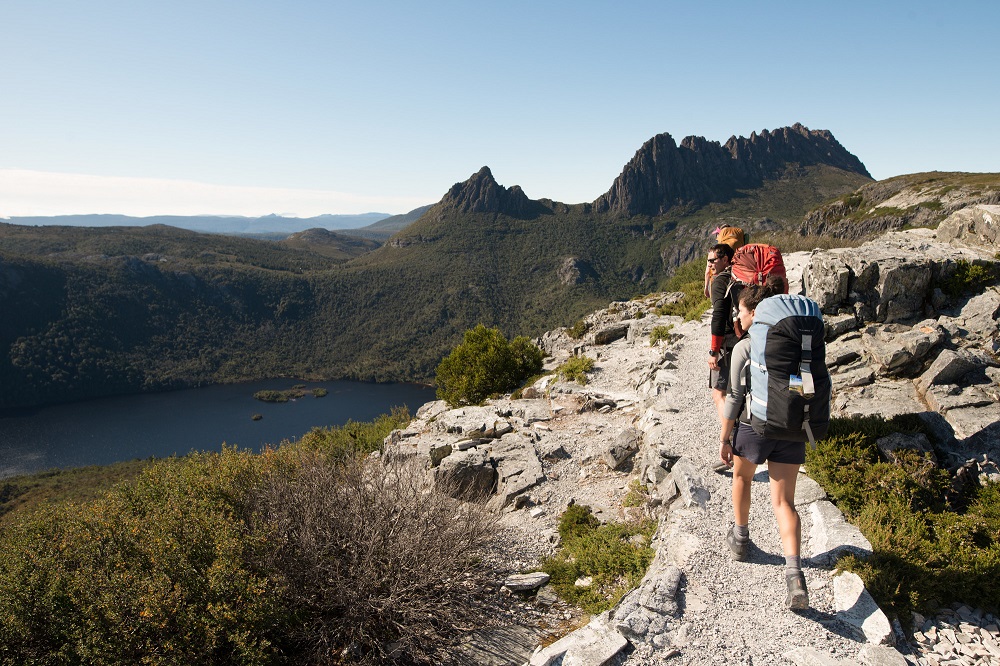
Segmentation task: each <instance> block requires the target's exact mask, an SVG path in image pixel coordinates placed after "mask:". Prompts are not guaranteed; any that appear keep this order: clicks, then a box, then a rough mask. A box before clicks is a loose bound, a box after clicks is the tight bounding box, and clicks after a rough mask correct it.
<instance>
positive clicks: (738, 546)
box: [726, 527, 750, 562]
mask: <svg viewBox="0 0 1000 666" xmlns="http://www.w3.org/2000/svg"><path fill="white" fill-rule="evenodd" d="M726 545H727V546H729V554H730V556H731V557H732V558H733V559H734V560H736V561H737V562H742V561H743V560H745V559H747V550H749V548H750V539H747V540H746V541H740V540H739V539H738V538H736V528H735V527H730V528H729V532H728V533H727V534H726Z"/></svg>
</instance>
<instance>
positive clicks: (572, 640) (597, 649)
mask: <svg viewBox="0 0 1000 666" xmlns="http://www.w3.org/2000/svg"><path fill="white" fill-rule="evenodd" d="M627 646H628V641H627V640H625V637H624V636H622V635H621V634H620V633H618V632H617V631H615V629H614V628H613V627H612V626H611V625H610V624H609V622H608V614H607V613H602V614H601V615H598V616H596V617H594V618H593V619H592V620H591V621H590V623H589V624H587V625H586V626H584V627H582V628H580V629H577V630H576V631H574V632H572V633H570V634H567V635H566V636H563V637H562V638H560V639H559V640H558V641H556V642H555V643H552V644H551V645H548V646H547V647H544V648H538V649H537V650H535V652H534V654H532V655H531V659H530V660H529V661H528V664H527V666H553V665H554V664H563V665H564V666H570V665H571V664H577V665H578V666H605V665H606V664H610V663H611V661H612V659H614V658H615V657H616V656H617V655H618V653H620V652H621V651H622V650H624V649H625V648H626V647H627Z"/></svg>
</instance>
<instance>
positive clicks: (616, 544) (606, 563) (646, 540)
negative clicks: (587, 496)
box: [541, 504, 656, 613]
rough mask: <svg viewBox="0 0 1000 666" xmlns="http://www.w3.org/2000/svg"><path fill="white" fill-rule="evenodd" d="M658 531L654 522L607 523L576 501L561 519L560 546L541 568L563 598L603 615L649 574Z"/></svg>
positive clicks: (588, 610)
mask: <svg viewBox="0 0 1000 666" xmlns="http://www.w3.org/2000/svg"><path fill="white" fill-rule="evenodd" d="M655 531H656V521H654V520H643V521H638V522H631V523H615V522H611V523H606V524H603V525H602V524H601V521H600V520H599V519H598V518H597V516H595V515H594V514H593V513H592V512H591V509H590V507H589V506H583V505H579V504H571V505H570V506H569V507H567V508H566V511H564V512H563V514H562V516H560V517H559V537H560V546H559V550H558V551H557V552H556V553H555V554H554V555H553V556H552V557H549V558H546V559H545V560H544V561H543V562H542V567H541V568H542V571H544V572H545V573H547V574H549V576H550V577H551V578H550V583H551V585H552V587H553V588H555V590H556V592H557V593H558V594H559V596H561V597H562V598H563V599H566V600H567V601H569V602H571V603H574V604H577V605H578V606H580V607H582V608H583V609H584V610H586V611H587V612H589V613H601V612H603V611H605V610H608V609H609V608H613V607H614V606H615V605H616V604H617V603H618V601H619V600H621V598H622V597H623V596H624V595H625V593H627V592H629V591H630V590H632V589H633V588H635V587H637V586H638V585H639V583H640V582H641V581H642V577H643V576H645V575H646V569H648V568H649V564H650V562H652V561H653V555H654V552H653V549H652V547H651V546H650V543H651V542H652V539H653V533H654V532H655ZM587 579H589V582H588V581H587ZM578 582H580V583H586V584H577V583H578Z"/></svg>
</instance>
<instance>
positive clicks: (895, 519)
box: [806, 415, 1000, 622]
mask: <svg viewBox="0 0 1000 666" xmlns="http://www.w3.org/2000/svg"><path fill="white" fill-rule="evenodd" d="M923 429H924V426H923V422H922V421H921V420H920V419H919V417H917V416H915V415H905V416H901V417H896V418H893V419H890V420H885V419H882V418H881V417H877V416H869V417H863V418H853V419H834V420H832V421H831V428H830V433H829V434H828V436H827V438H826V439H825V440H823V441H821V442H820V443H819V445H818V446H817V448H816V449H815V450H812V451H809V452H808V453H807V459H806V465H807V467H808V470H809V474H810V476H812V477H813V478H814V479H815V480H816V481H817V482H819V483H820V484H821V485H822V486H823V488H824V489H825V490H826V491H827V493H828V494H829V495H830V497H831V498H832V499H833V500H834V502H836V504H837V506H838V508H840V509H841V510H842V511H843V512H844V514H845V515H846V516H847V518H848V519H849V520H850V521H851V522H852V523H854V524H855V525H857V526H858V528H859V529H860V530H861V532H862V533H863V534H864V535H865V537H866V538H867V539H868V540H869V542H871V544H872V555H871V556H870V557H868V558H867V559H862V558H859V557H855V556H850V557H846V558H844V559H842V560H841V561H840V563H839V565H838V566H841V567H843V568H846V569H849V570H852V571H855V572H856V573H858V575H860V576H861V577H862V578H863V579H864V581H865V584H866V586H867V587H868V589H869V591H870V592H871V593H872V595H873V596H874V597H875V599H876V601H877V602H878V603H879V605H880V606H881V607H882V608H884V609H886V610H888V611H889V612H891V613H892V614H895V615H896V616H897V617H899V618H900V619H901V620H902V621H903V622H907V621H908V619H909V618H910V612H911V611H920V612H924V613H926V612H929V611H933V610H934V609H935V608H936V607H938V606H940V605H942V604H947V603H952V602H956V601H957V602H962V603H967V604H970V605H972V606H978V607H983V608H987V609H996V608H997V600H998V599H1000V484H997V483H992V484H989V485H987V486H985V487H979V486H977V487H972V488H967V489H965V490H964V492H961V493H960V492H958V491H957V490H956V489H955V486H954V485H953V483H952V478H951V476H950V474H949V473H948V471H947V470H944V469H941V468H940V467H938V466H937V465H935V464H934V463H933V462H932V460H931V458H930V456H929V454H926V455H921V454H919V453H917V452H915V451H897V452H896V454H895V456H894V457H895V460H894V461H893V462H889V461H886V460H883V459H882V456H881V454H880V453H879V451H878V448H877V446H876V444H875V442H876V440H877V439H878V438H879V437H882V436H884V435H888V434H890V433H893V432H906V433H913V432H919V431H921V430H923Z"/></svg>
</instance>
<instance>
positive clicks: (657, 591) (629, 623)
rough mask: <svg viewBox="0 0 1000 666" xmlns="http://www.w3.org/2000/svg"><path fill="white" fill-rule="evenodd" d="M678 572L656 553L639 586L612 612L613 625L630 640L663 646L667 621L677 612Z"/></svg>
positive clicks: (674, 616)
mask: <svg viewBox="0 0 1000 666" xmlns="http://www.w3.org/2000/svg"><path fill="white" fill-rule="evenodd" d="M681 577H682V572H681V570H680V569H679V568H677V567H676V566H673V565H668V564H666V563H665V561H664V558H663V557H662V556H661V554H660V552H657V557H656V558H655V559H654V561H653V563H652V565H650V567H649V570H648V571H647V572H646V575H645V576H644V577H643V579H642V582H641V583H640V584H639V587H637V588H635V589H634V590H632V591H631V592H629V593H628V594H627V595H625V596H624V597H623V598H622V600H621V602H620V603H619V604H618V607H617V608H615V609H614V611H613V612H612V617H613V619H614V626H615V628H616V629H617V630H618V631H619V632H620V633H621V634H622V635H623V636H625V638H627V639H628V640H629V641H630V642H631V643H633V644H635V643H647V644H650V645H653V646H654V647H663V643H664V641H665V636H664V634H665V633H666V631H667V630H668V629H669V628H670V621H671V620H672V619H674V618H676V617H677V616H678V615H679V613H680V611H679V609H678V606H677V590H678V588H679V587H680V583H681Z"/></svg>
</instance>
